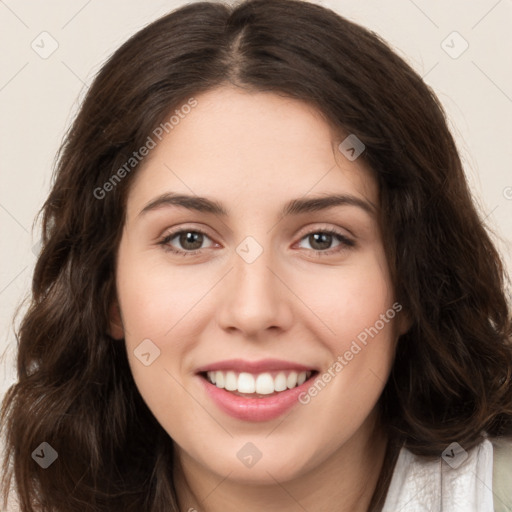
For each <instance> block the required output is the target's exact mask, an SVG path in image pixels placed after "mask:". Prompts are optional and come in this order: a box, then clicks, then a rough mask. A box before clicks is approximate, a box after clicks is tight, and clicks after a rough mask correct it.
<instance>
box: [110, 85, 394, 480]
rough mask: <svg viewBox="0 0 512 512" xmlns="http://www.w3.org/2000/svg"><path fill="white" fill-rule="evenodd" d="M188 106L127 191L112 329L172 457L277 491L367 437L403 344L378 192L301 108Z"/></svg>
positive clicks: (212, 100)
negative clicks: (117, 317) (173, 450)
mask: <svg viewBox="0 0 512 512" xmlns="http://www.w3.org/2000/svg"><path fill="white" fill-rule="evenodd" d="M195 99H196V100H197V105H196V106H195V107H194V108H193V109H184V110H183V111H185V110H186V111H189V110H190V113H188V114H186V115H184V114H182V116H180V119H179V122H178V123H176V124H175V125H174V127H173V128H172V130H169V133H168V134H165V131H164V135H165V136H164V137H162V140H161V141H158V139H156V138H155V137H153V138H154V139H155V141H156V142H157V144H156V147H154V148H153V149H151V150H150V154H149V155H148V157H146V161H144V162H143V166H142V168H141V169H140V170H139V171H138V174H137V176H136V178H135V180H134V182H133V184H132V186H131V189H130V192H129V195H128V200H127V215H126V223H125V226H124V231H123V235H122V240H121V243H120V247H119V252H118V259H117V276H116V277H117V293H118V301H119V306H120V311H121V319H122V325H123V328H122V329H121V328H119V327H116V326H115V325H114V322H113V323H112V327H111V329H112V333H113V335H114V336H115V337H117V338H121V337H123V336H124V337H125V341H126V347H127V352H128V358H129V362H130V367H131V370H132V372H133V376H134V379H135V382H136V384H137V387H138V389H139V391H140V393H141V395H142V397H143V398H144V400H145V401H146V403H147V405H148V406H149V408H150V409H151V411H152V412H153V414H154V416H155V417H156V418H157V420H158V421H159V422H160V424H161V425H162V427H163V428H164V429H165V430H166V431H167V432H168V434H169V435H170V436H171V437H172V439H173V440H174V442H175V444H176V447H177V450H178V453H179V454H180V457H181V459H182V460H187V461H189V464H191V465H195V466H196V467H198V468H199V467H200V468H202V469H203V470H207V471H209V472H213V473H216V474H218V475H223V476H225V475H227V474H228V473H230V472H231V478H236V479H239V480H240V481H249V480H251V481H259V482H272V483H273V482H275V480H273V479H276V480H278V481H285V480H287V479H290V478H293V477H297V476H300V475H302V474H305V473H306V472H307V471H310V470H312V469H314V468H315V467H317V466H319V465H321V464H322V463H323V462H324V461H326V460H327V459H328V458H330V457H332V455H333V454H335V453H337V452H338V451H340V450H343V449H344V447H345V448H346V447H347V446H349V445H350V443H351V442H353V440H354V439H357V438H358V436H359V437H361V436H363V437H364V436H367V437H368V436H369V435H370V429H369V425H370V423H373V420H374V419H375V413H376V409H375V406H376V402H377V400H378V398H379V396H380V394H381V392H382V390H383V387H384V385H385V382H386V380H387V377H388V374H389V371H390V367H391V364H392V360H393V356H394V347H395V341H396V339H397V336H398V335H399V334H400V333H401V332H403V326H402V324H403V321H402V315H400V314H398V310H399V309H401V306H400V305H398V304H396V303H394V296H393V288H392V283H391V281H390V275H389V271H388V264H387V262H386V257H385V254H384V249H383V243H382V239H381V234H380V232H379V227H378V224H379V223H378V216H379V208H378V190H377V185H376V183H375V181H374V179H373V177H372V175H371V173H370V171H369V169H368V168H367V167H365V165H364V163H363V162H362V158H358V159H355V160H353V161H351V159H349V158H347V157H346V156H345V155H348V156H350V157H351V158H353V155H352V153H353V152H351V151H349V152H348V153H347V152H345V154H344V153H342V152H341V151H340V150H339V149H338V145H339V144H340V143H341V142H342V139H338V140H337V139H336V138H335V136H334V135H333V133H332V131H331V129H330V128H329V125H328V124H327V123H326V122H325V121H324V120H323V119H322V118H321V116H320V115H319V114H318V113H317V112H316V111H315V110H314V109H313V108H311V107H310V106H308V105H306V104H305V103H303V102H300V101H297V100H293V99H288V98H283V97H281V96H278V95H275V94H272V93H248V92H244V91H242V90H241V89H235V88H232V87H222V88H219V89H216V90H212V91H209V92H207V93H205V94H202V95H199V96H197V97H196V98H195ZM310 376H311V377H310ZM304 379H308V380H306V382H303V381H304ZM210 380H211V381H215V382H216V384H213V383H212V382H210ZM315 382H317V384H316V387H314V384H315ZM226 387H227V388H228V389H226ZM312 387H313V388H312ZM311 389H312V390H311ZM308 390H310V391H308ZM270 475H271V476H270Z"/></svg>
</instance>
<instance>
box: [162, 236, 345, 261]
mask: <svg viewBox="0 0 512 512" xmlns="http://www.w3.org/2000/svg"><path fill="white" fill-rule="evenodd" d="M182 233H198V234H201V235H203V236H206V237H208V238H210V237H209V236H208V235H207V234H206V233H205V232H204V231H201V230H200V229H180V230H179V231H174V232H173V233H169V234H168V235H165V237H164V238H162V239H161V240H160V241H159V242H158V245H162V246H163V248H164V250H165V251H167V252H171V253H173V254H177V255H180V256H185V257H186V256H195V255H197V254H199V253H200V252H201V251H202V249H196V250H194V251H184V250H178V249H174V248H173V247H172V246H171V245H169V242H170V241H171V240H173V239H174V238H176V236H177V235H181V234H182ZM319 233H321V234H327V235H333V236H334V237H335V238H336V239H337V240H338V241H339V242H340V245H338V246H336V247H335V248H333V249H327V250H325V251H322V250H317V249H308V250H311V251H314V252H315V253H316V256H329V255H331V254H333V253H336V252H341V251H343V250H347V249H351V248H352V247H354V246H355V242H354V241H353V240H351V239H350V238H347V237H346V236H345V235H343V234H342V233H340V232H339V231H336V230H335V229H318V230H313V231H310V232H309V233H306V234H305V235H303V236H302V237H301V238H300V240H299V241H302V240H304V239H305V238H307V237H309V236H311V235H314V234H319Z"/></svg>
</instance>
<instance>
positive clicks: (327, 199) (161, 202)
mask: <svg viewBox="0 0 512 512" xmlns="http://www.w3.org/2000/svg"><path fill="white" fill-rule="evenodd" d="M166 206H178V207H181V208H186V209H187V210H191V211H196V212H202V213H212V214H214V215H218V216H221V217H227V216H228V210H227V209H226V208H224V206H222V204H221V203H219V202H217V201H214V200H212V199H208V198H206V197H201V196H191V195H186V194H175V193H172V192H167V193H165V194H162V195H160V196H158V197H156V198H155V199H152V200H151V201H150V202H149V203H148V204H146V206H145V207H144V208H143V209H142V210H141V211H140V213H139V214H138V215H139V216H141V215H145V214H147V213H149V212H150V211H154V210H158V209H160V208H163V207H166ZM335 206H355V207H357V208H360V209H362V210H364V211H365V212H366V213H368V214H370V215H374V214H375V212H376V211H377V207H376V206H375V205H374V204H373V203H371V202H369V201H366V200H364V199H361V198H359V197H356V196H353V195H351V194H332V195H331V194H329V195H325V196H318V197H313V198H309V199H302V198H301V199H293V200H291V201H289V202H288V203H286V204H285V205H284V207H283V209H282V210H281V213H280V217H287V216H290V215H300V214H303V213H311V212H318V211H322V210H327V209H329V208H334V207H335Z"/></svg>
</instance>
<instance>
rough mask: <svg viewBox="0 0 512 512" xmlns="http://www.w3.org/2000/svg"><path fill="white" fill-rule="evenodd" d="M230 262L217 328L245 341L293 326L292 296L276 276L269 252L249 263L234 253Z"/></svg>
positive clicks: (282, 280) (277, 274)
mask: <svg viewBox="0 0 512 512" xmlns="http://www.w3.org/2000/svg"><path fill="white" fill-rule="evenodd" d="M232 262H233V269H232V271H231V272H229V274H228V275H227V276H226V277H225V279H226V282H225V283H223V284H221V287H222V297H221V303H220V305H219V307H218V308H217V320H218V323H219V325H220V326H221V327H222V328H223V329H224V330H227V331H232V332H236V331H237V332H240V333H242V334H243V335H244V337H247V338H258V337H260V336H264V335H265V333H267V334H268V331H270V330H274V331H284V330H287V329H289V328H290V327H291V325H292V323H293V308H292V306H293V304H292V300H293V294H292V292H291V291H290V288H289V285H288V286H287V285H286V282H285V279H284V278H283V276H282V275H279V274H280V272H279V269H278V268H276V265H275V264H274V263H275V262H274V261H273V258H272V255H271V251H270V250H263V252H262V254H261V255H260V256H259V257H258V258H257V259H256V260H255V261H252V262H250V263H249V262H248V261H246V260H245V259H244V258H243V257H241V256H240V255H239V254H238V253H236V252H235V253H234V254H233V260H232ZM281 274H282V273H281Z"/></svg>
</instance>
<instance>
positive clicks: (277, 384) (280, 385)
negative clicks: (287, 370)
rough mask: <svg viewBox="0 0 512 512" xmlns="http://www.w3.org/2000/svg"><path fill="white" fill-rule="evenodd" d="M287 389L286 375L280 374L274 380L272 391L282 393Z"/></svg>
mask: <svg viewBox="0 0 512 512" xmlns="http://www.w3.org/2000/svg"><path fill="white" fill-rule="evenodd" d="M287 387H288V386H287V385H286V375H285V374H284V373H282V372H281V373H279V374H278V375H277V377H276V378H275V379H274V390H275V391H284V390H285V389H286V388H287Z"/></svg>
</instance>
